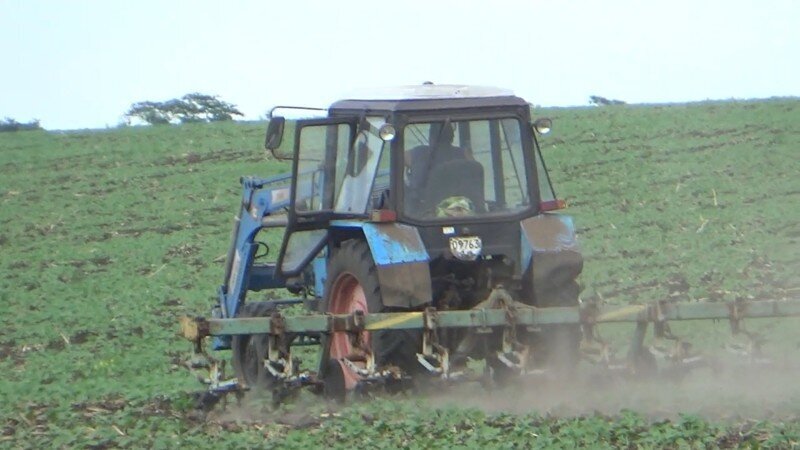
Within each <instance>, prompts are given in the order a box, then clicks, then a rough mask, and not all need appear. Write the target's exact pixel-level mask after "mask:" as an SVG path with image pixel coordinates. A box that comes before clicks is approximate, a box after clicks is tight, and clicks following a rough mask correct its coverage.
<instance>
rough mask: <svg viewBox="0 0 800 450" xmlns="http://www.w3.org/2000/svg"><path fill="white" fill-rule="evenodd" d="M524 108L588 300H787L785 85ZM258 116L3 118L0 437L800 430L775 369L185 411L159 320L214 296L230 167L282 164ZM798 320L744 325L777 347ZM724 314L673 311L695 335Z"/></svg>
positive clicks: (548, 437) (173, 341) (441, 439)
mask: <svg viewBox="0 0 800 450" xmlns="http://www.w3.org/2000/svg"><path fill="white" fill-rule="evenodd" d="M536 114H537V115H547V116H549V117H552V118H553V119H554V121H555V128H554V132H553V133H552V134H551V135H548V136H546V137H545V138H543V139H542V147H543V150H544V153H545V158H546V159H547V161H548V164H549V168H550V170H551V175H552V177H553V180H554V183H555V185H556V189H557V191H558V193H559V194H560V196H561V197H562V198H565V199H566V200H567V202H568V204H569V206H570V207H569V209H568V210H567V212H568V213H569V214H572V215H573V216H574V217H575V221H576V223H577V226H578V232H579V235H580V240H581V244H582V246H583V248H584V253H585V259H586V266H585V270H584V273H583V274H582V276H581V280H580V281H581V283H582V285H583V287H584V291H583V294H582V297H583V298H584V299H585V300H596V301H603V302H606V303H609V304H626V303H631V302H646V301H652V300H658V299H665V298H668V299H674V300H680V301H721V300H734V299H754V300H763V299H783V298H800V273H798V270H797V269H798V267H800V125H798V124H800V100H797V99H776V100H765V101H742V102H733V101H731V102H708V103H699V104H689V105H669V106H612V107H600V108H566V109H546V110H538V111H536ZM263 132H264V125H263V124H248V123H222V124H190V125H182V126H163V127H153V128H120V129H109V130H96V131H68V132H46V131H30V132H17V133H0V274H2V277H0V305H1V306H2V307H3V309H4V313H3V314H2V315H0V377H1V378H0V448H119V447H121V448H143V447H144V448H175V447H179V446H182V447H192V448H246V447H285V448H317V447H322V446H328V447H337V448H354V447H356V448H448V447H460V448H464V447H467V448H487V447H489V448H492V447H495V448H531V447H539V448H552V447H562V448H574V447H581V446H582V447H591V448H603V447H605V448H620V447H634V448H635V447H641V448H716V447H737V446H752V447H759V446H761V447H775V448H791V447H798V446H800V418H798V415H800V406H799V405H800V402H798V400H800V386H797V385H796V384H797V382H796V380H797V377H796V376H793V375H794V374H792V373H785V372H784V373H774V372H773V373H769V374H763V373H762V374H761V375H758V376H755V377H751V378H744V376H743V378H740V379H733V380H728V381H730V382H728V381H726V382H723V381H722V378H721V376H720V377H715V378H712V379H711V380H710V382H708V381H709V380H706V381H703V379H702V378H699V379H693V378H692V379H687V380H685V383H677V384H673V383H665V382H651V383H646V382H645V383H644V384H642V383H639V382H633V381H632V382H629V383H625V382H618V383H616V384H615V386H614V387H613V389H611V390H608V391H606V390H602V391H600V390H592V389H591V388H588V387H577V386H576V387H572V386H561V387H560V389H559V393H560V394H556V393H554V392H551V391H549V390H548V389H546V388H542V387H537V386H533V385H530V384H520V385H516V386H513V387H509V388H507V389H503V390H499V391H492V392H484V391H483V390H482V389H481V388H479V387H477V386H461V387H456V388H454V390H453V392H452V393H449V394H448V393H436V394H433V393H427V394H420V395H417V396H410V397H394V398H382V399H378V400H375V401H373V402H360V403H355V404H352V405H348V406H344V407H335V406H333V405H327V404H324V403H319V402H315V398H314V397H312V396H311V395H310V394H308V395H307V396H306V395H303V396H301V398H300V399H299V402H298V403H297V404H295V405H292V406H288V407H286V408H285V409H283V410H281V411H279V412H271V411H267V410H266V409H267V408H266V407H264V406H262V405H263V404H264V402H261V401H260V399H258V398H253V397H250V398H247V399H245V401H244V402H243V404H242V405H240V406H237V405H234V404H232V405H230V406H229V407H228V408H227V409H226V410H224V411H223V410H221V409H218V410H216V411H214V412H212V413H211V414H209V415H208V416H207V417H203V416H202V415H200V414H198V413H196V412H195V411H193V410H192V405H193V397H192V395H191V393H192V392H196V391H198V390H200V389H201V385H200V384H199V383H197V382H196V380H195V379H193V378H192V377H191V376H190V374H189V373H188V372H187V371H186V370H185V369H184V368H183V367H182V362H183V361H184V360H185V358H187V357H188V356H189V352H190V344H189V343H188V342H185V341H183V340H182V339H181V338H179V337H178V336H177V332H178V326H177V319H178V317H179V316H182V315H187V314H188V315H205V314H207V313H208V311H209V308H210V306H211V305H212V303H213V302H214V301H215V290H216V288H217V285H218V284H219V283H220V282H221V279H222V276H223V263H224V254H225V252H226V249H227V245H228V239H229V235H230V227H231V223H232V219H233V215H234V213H235V212H236V210H237V208H238V204H239V201H240V186H239V184H238V179H239V177H240V176H241V175H260V176H269V175H274V174H278V173H282V172H285V171H287V170H288V166H287V165H285V164H283V163H278V162H275V161H273V160H271V159H270V158H268V157H266V155H265V152H264V150H263V149H262V144H263ZM798 325H800V323H798V322H797V321H795V320H793V319H792V320H785V321H782V322H781V324H778V325H776V324H775V323H774V322H772V321H770V322H763V323H754V324H753V326H754V327H755V328H757V329H758V330H761V331H764V334H766V335H767V337H772V338H773V340H772V341H771V342H773V341H777V342H778V344H780V345H777V346H775V350H776V351H777V352H778V353H780V354H781V355H782V356H781V357H782V358H783V359H784V360H790V359H791V358H795V361H797V359H798V358H797V356H798V355H795V353H798V354H800V348H798V347H800V331H799V328H798ZM726 327H727V325H726V324H724V323H723V324H714V323H707V324H699V323H698V324H692V325H691V326H681V327H679V326H677V325H676V326H674V327H673V328H674V329H675V330H676V332H677V331H681V332H684V333H686V335H687V336H690V337H691V338H692V339H693V340H696V341H699V342H701V343H705V347H707V348H709V349H714V348H717V347H719V345H718V344H719V343H720V342H723V341H724V340H725V339H727V335H726V333H727V332H726V330H725V328H726ZM629 332H632V330H627V329H626V330H625V331H624V333H629ZM608 333H609V334H610V335H611V336H615V335H617V334H619V335H620V336H623V330H621V329H611V330H609V331H608ZM720 345H721V344H720ZM791 350H794V352H791ZM734 378H735V377H734Z"/></svg>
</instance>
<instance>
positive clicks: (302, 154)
mask: <svg viewBox="0 0 800 450" xmlns="http://www.w3.org/2000/svg"><path fill="white" fill-rule="evenodd" d="M356 125H357V120H356V119H354V118H328V119H307V120H299V121H297V123H296V127H295V132H294V133H295V136H294V156H293V165H292V188H291V193H290V195H291V198H290V203H289V211H288V224H287V227H286V232H285V235H284V238H283V243H282V244H281V251H280V254H279V256H278V261H277V266H278V267H277V272H278V274H279V275H280V276H282V277H283V278H287V277H293V276H297V275H298V274H300V272H302V271H303V269H304V268H305V267H306V265H307V264H308V263H309V262H310V261H311V260H312V259H313V258H314V257H315V256H316V255H317V254H318V253H319V252H320V250H322V248H323V247H324V246H325V244H326V242H327V239H328V225H329V223H330V221H331V220H332V219H333V218H344V217H343V216H347V217H352V216H353V215H352V214H349V215H346V214H345V215H342V214H341V213H336V212H335V206H336V204H335V199H336V193H337V192H338V190H339V187H340V186H341V184H342V181H343V180H344V177H345V168H344V167H342V166H343V164H345V162H346V161H347V155H348V151H349V149H350V148H351V145H352V143H353V141H354V139H355V135H356Z"/></svg>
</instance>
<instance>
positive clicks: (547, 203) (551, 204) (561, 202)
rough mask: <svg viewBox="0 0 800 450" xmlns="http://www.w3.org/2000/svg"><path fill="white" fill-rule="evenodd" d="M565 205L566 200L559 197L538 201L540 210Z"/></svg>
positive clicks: (560, 207) (554, 208)
mask: <svg viewBox="0 0 800 450" xmlns="http://www.w3.org/2000/svg"><path fill="white" fill-rule="evenodd" d="M566 207H567V202H565V201H564V200H559V199H555V200H544V201H542V202H539V210H540V211H542V212H546V211H555V210H558V209H564V208H566Z"/></svg>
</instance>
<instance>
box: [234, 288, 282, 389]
mask: <svg viewBox="0 0 800 450" xmlns="http://www.w3.org/2000/svg"><path fill="white" fill-rule="evenodd" d="M273 311H275V305H274V304H271V303H268V302H253V303H246V304H245V305H244V306H243V307H242V309H241V310H240V311H239V314H238V315H237V317H269V316H270V314H272V312H273ZM268 339H269V336H268V335H266V334H243V335H234V336H233V339H232V342H231V349H232V352H233V356H232V358H231V359H232V363H233V369H234V371H235V372H236V377H237V378H238V380H239V384H240V385H244V386H248V387H249V388H250V389H253V390H264V391H270V390H271V389H272V387H273V384H274V383H273V381H274V377H273V376H272V375H271V374H270V373H269V372H268V371H267V368H266V367H264V359H265V358H266V357H267V351H268V348H269V341H268Z"/></svg>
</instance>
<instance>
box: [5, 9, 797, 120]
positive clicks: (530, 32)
mask: <svg viewBox="0 0 800 450" xmlns="http://www.w3.org/2000/svg"><path fill="white" fill-rule="evenodd" d="M798 24H800V1H796V0H786V1H783V0H761V1H757V0H753V1H745V0H727V1H714V0H706V1H698V0H693V1H686V0H671V1H660V0H640V1H623V0H604V1H582V0H562V1H557V0H551V1H547V2H545V1H540V0H528V1H503V0H493V1H491V2H489V1H474V2H473V1H469V0H460V1H436V0H403V1H380V0H372V1H348V0H338V1H317V2H312V1H302V0H285V1H273V2H267V1H244V0H228V1H205V0H192V1H175V0H170V1H161V0H154V1H151V0H128V1H109V0H49V1H45V0H0V46H2V47H1V48H2V49H3V53H4V57H3V58H2V61H3V62H2V64H0V118H3V117H9V118H14V119H16V120H18V121H20V122H26V121H29V120H33V119H39V120H40V121H41V124H42V126H43V127H44V128H46V129H79V128H104V127H113V126H116V125H117V124H119V123H120V122H121V121H122V119H123V115H124V113H125V111H126V110H127V109H128V108H129V107H130V105H131V104H132V103H134V102H137V101H144V100H151V101H164V100H169V99H172V98H178V97H181V96H183V95H184V94H187V93H190V92H201V93H205V94H211V95H217V96H219V97H220V99H222V100H224V101H227V102H230V103H233V104H235V105H237V106H238V108H239V109H240V110H241V111H242V112H243V113H245V116H246V117H245V118H246V119H248V120H256V119H259V118H261V117H263V116H264V115H265V112H266V111H267V110H269V108H270V107H271V106H274V105H279V104H280V105H285V104H290V105H300V106H317V107H325V106H327V105H328V104H330V103H332V102H333V101H335V100H336V99H338V98H340V97H341V96H343V95H345V94H347V93H348V92H352V91H353V90H354V89H358V88H369V87H384V86H392V85H409V84H419V83H422V82H424V81H432V82H434V83H437V84H473V85H489V86H498V87H503V88H508V89H511V90H512V91H514V92H515V93H516V94H517V95H519V96H521V97H523V98H525V99H526V100H528V101H529V102H531V103H534V104H536V105H541V106H573V105H588V101H589V96H591V95H600V96H603V97H606V98H613V99H620V100H623V101H626V102H628V103H666V102H670V103H671V102H688V101H701V100H706V99H714V100H717V99H719V100H722V99H731V98H736V99H746V98H768V97H776V96H781V97H785V96H800V25H798Z"/></svg>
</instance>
